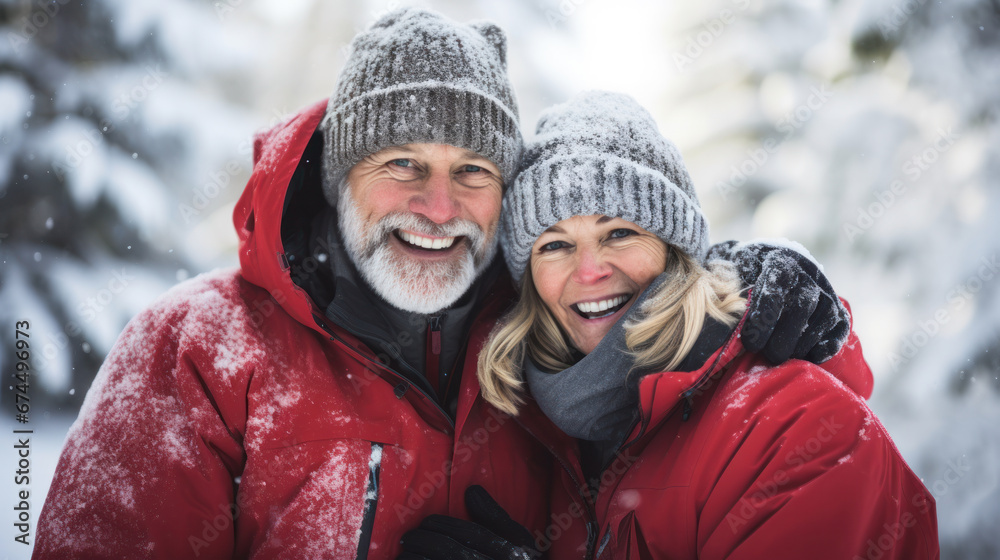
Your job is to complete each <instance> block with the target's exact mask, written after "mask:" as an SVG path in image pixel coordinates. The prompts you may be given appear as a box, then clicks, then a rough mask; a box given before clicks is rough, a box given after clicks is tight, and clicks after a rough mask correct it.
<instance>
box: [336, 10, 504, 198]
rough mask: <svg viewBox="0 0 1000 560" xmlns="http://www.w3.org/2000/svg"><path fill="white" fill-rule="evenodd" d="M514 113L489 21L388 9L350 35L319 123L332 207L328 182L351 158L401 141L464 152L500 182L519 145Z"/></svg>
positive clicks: (499, 35)
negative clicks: (488, 165)
mask: <svg viewBox="0 0 1000 560" xmlns="http://www.w3.org/2000/svg"><path fill="white" fill-rule="evenodd" d="M518 118H519V117H518V110H517V101H516V100H515V99H514V92H513V89H512V88H511V86H510V81H509V80H508V78H507V39H506V36H505V35H504V33H503V31H502V30H501V29H500V28H499V27H497V26H496V25H495V24H492V23H488V22H474V23H468V24H460V23H457V22H454V21H452V20H450V19H448V18H446V17H444V16H442V15H440V14H437V13H435V12H431V11H427V10H422V9H414V8H404V9H401V10H396V11H394V12H391V13H389V14H387V15H385V16H383V17H382V18H380V19H379V20H378V21H376V22H375V23H374V24H373V25H372V27H371V28H370V29H368V30H367V31H364V32H362V33H360V34H358V35H357V36H356V37H355V38H354V41H353V42H352V43H351V54H350V57H349V58H348V60H347V63H346V65H345V66H344V69H343V71H341V74H340V78H339V79H338V81H337V89H336V91H335V92H334V94H333V96H332V97H331V98H330V102H329V104H328V105H327V109H326V117H325V119H324V122H323V125H322V126H323V127H324V128H323V132H324V140H325V146H324V152H325V154H324V157H325V161H324V169H325V171H324V175H325V176H324V180H323V191H324V194H325V195H326V198H327V201H329V202H330V204H332V205H336V202H337V192H336V189H337V187H338V185H339V184H340V180H341V179H342V178H343V177H344V176H345V175H346V173H347V172H348V171H349V170H350V168H351V167H353V166H354V164H356V163H358V162H359V161H361V160H362V159H363V158H364V157H366V156H368V155H371V154H373V153H375V152H377V151H379V150H382V149H384V148H388V147H390V146H401V145H403V144H409V143H430V144H450V145H452V146H457V147H459V148H465V149H467V150H471V151H473V152H476V153H477V154H479V155H481V156H483V157H486V158H487V159H489V160H490V161H492V162H493V163H495V164H496V165H497V166H498V167H499V168H500V172H501V173H502V175H503V179H504V181H505V182H506V181H510V180H511V178H512V177H513V174H514V173H515V172H516V170H517V162H518V158H519V157H520V154H521V149H522V143H523V141H522V138H521V131H520V128H519V123H518Z"/></svg>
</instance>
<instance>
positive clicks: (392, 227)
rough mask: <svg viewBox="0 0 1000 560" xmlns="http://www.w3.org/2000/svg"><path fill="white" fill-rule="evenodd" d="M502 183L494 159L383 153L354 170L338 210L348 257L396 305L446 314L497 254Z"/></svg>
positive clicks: (428, 149) (454, 151) (436, 149)
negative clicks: (444, 310)
mask: <svg viewBox="0 0 1000 560" xmlns="http://www.w3.org/2000/svg"><path fill="white" fill-rule="evenodd" d="M502 197H503V182H502V178H501V177H500V170H499V168H498V167H497V166H496V165H495V164H494V163H493V162H491V161H490V160H488V159H486V158H484V157H482V156H480V155H479V154H476V153H475V152H471V151H469V150H465V149H462V148H456V147H454V146H449V145H446V144H407V145H404V146H394V147H390V148H386V149H384V150H380V151H378V152H376V153H374V154H372V155H370V156H368V157H366V158H365V159H363V160H362V161H360V162H358V163H357V164H356V165H354V167H352V168H351V170H350V172H349V173H348V175H347V179H346V184H344V185H341V190H340V197H339V201H338V205H337V211H338V214H339V222H340V231H341V234H342V236H343V239H344V243H345V245H346V248H347V252H348V254H349V255H350V257H351V259H352V260H353V262H354V264H355V266H357V268H358V270H359V271H360V272H361V275H362V276H363V277H364V279H365V280H366V281H367V282H368V284H369V285H370V286H371V287H372V288H373V289H374V290H375V292H376V293H378V294H379V295H380V296H381V297H382V298H383V299H385V300H386V301H388V302H389V303H390V304H392V305H393V306H395V307H398V308H400V309H403V310H406V311H412V312H417V313H434V312H437V311H440V310H442V309H444V308H446V307H448V306H449V305H451V304H452V303H454V302H455V301H457V300H458V299H459V298H460V297H461V296H462V294H464V293H465V292H466V291H467V290H468V289H469V287H470V286H471V285H472V282H473V281H474V280H475V279H476V277H477V276H479V274H480V273H481V272H482V271H483V270H484V269H485V268H486V267H487V266H488V265H489V263H490V261H491V260H492V259H493V256H494V255H495V253H496V246H497V240H496V230H497V224H498V222H499V219H500V204H501V200H502Z"/></svg>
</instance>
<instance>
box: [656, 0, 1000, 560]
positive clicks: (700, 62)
mask: <svg viewBox="0 0 1000 560" xmlns="http://www.w3.org/2000/svg"><path fill="white" fill-rule="evenodd" d="M674 15H675V16H676V18H670V19H668V21H667V22H666V28H667V29H666V31H667V33H668V36H670V37H673V38H674V39H675V40H674V44H673V47H674V55H675V56H674V62H675V64H674V65H673V68H671V70H672V72H673V80H674V81H675V84H674V85H673V86H672V91H671V92H670V98H669V99H668V100H666V102H665V103H664V106H665V107H667V108H666V109H665V112H666V114H667V115H668V119H669V120H675V121H678V122H680V121H683V120H684V119H685V118H686V115H689V114H694V115H701V116H704V119H705V120H704V121H703V122H702V121H699V122H697V127H698V128H700V131H699V133H698V134H695V135H692V136H691V138H690V140H689V141H688V142H687V144H686V145H682V149H685V156H686V157H687V158H688V161H689V162H690V163H689V165H690V166H691V167H692V172H693V174H694V175H695V179H696V182H697V183H698V184H699V185H700V189H701V192H700V194H701V196H702V199H703V201H704V204H705V206H706V207H708V208H709V211H710V213H711V214H710V215H711V217H712V225H713V236H714V237H715V238H717V239H719V238H727V237H737V238H743V237H746V235H747V232H748V231H753V232H754V234H755V235H762V236H766V237H770V236H780V237H788V238H791V239H795V240H797V241H801V242H802V243H804V244H805V245H806V246H807V247H808V248H809V249H810V250H811V251H812V252H813V253H814V254H815V255H816V256H817V258H818V259H819V260H820V262H822V263H823V264H825V265H826V271H827V273H828V274H829V275H830V277H831V278H832V280H833V283H834V285H835V286H836V287H837V288H838V290H839V291H840V293H841V294H842V295H844V296H846V297H847V298H848V299H849V300H850V301H851V302H852V304H853V308H854V312H855V313H854V315H855V326H856V329H857V330H858V332H859V333H860V335H861V340H862V344H863V345H864V346H865V350H866V352H865V353H866V356H867V358H868V361H869V363H870V364H871V365H872V368H873V370H874V372H875V376H876V389H875V395H874V396H873V399H872V401H871V405H872V407H873V409H874V410H875V411H876V412H877V413H878V415H879V417H880V418H881V419H882V420H883V422H884V423H885V424H886V426H887V428H888V430H889V433H890V434H891V435H892V437H893V438H894V439H895V441H896V442H897V444H898V445H899V448H900V450H901V452H902V454H903V456H904V457H905V458H906V459H907V461H908V462H909V463H910V465H911V466H912V467H913V468H914V470H915V471H916V472H917V473H918V474H919V475H920V476H922V477H923V479H924V482H925V484H926V485H927V487H928V488H929V489H930V490H931V492H932V493H933V494H934V496H935V498H936V500H937V503H938V513H939V522H940V536H941V543H942V557H943V558H995V557H996V556H997V555H998V554H1000V538H998V537H997V534H996V532H995V528H994V527H993V525H995V520H996V519H997V518H998V517H1000V506H998V505H997V504H1000V499H998V498H1000V487H998V484H997V476H998V475H997V473H1000V443H998V442H1000V429H998V428H997V426H1000V390H998V389H1000V371H998V370H1000V359H998V354H1000V347H998V341H1000V264H998V260H997V259H998V258H1000V228H998V226H997V222H996V220H994V219H993V218H994V217H995V216H996V215H997V213H998V212H1000V180H998V179H997V177H998V174H997V171H998V169H997V167H998V166H1000V163H998V162H1000V157H998V156H1000V126H998V123H997V118H998V108H1000V79H998V76H1000V67H998V66H997V65H996V63H995V61H996V60H997V59H998V57H1000V52H998V45H1000V29H998V23H1000V9H998V8H997V4H996V2H991V1H988V0H962V1H958V2H928V1H925V0H884V1H880V2H832V1H824V0H817V1H808V2H805V1H791V0H775V1H772V2H767V3H763V4H761V3H756V2H751V1H749V0H719V1H716V2H709V3H702V4H700V5H699V6H698V7H697V8H696V9H693V10H689V9H687V8H684V9H681V8H678V9H677V10H676V14H674ZM717 226H719V227H717Z"/></svg>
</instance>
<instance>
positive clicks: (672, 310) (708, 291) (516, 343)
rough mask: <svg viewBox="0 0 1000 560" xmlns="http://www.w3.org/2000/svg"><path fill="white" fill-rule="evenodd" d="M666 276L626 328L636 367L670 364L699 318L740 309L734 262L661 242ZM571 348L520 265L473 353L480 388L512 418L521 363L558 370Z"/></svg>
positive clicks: (726, 319)
mask: <svg viewBox="0 0 1000 560" xmlns="http://www.w3.org/2000/svg"><path fill="white" fill-rule="evenodd" d="M664 272H665V273H666V274H667V280H666V281H665V283H664V284H662V285H661V286H660V287H659V288H658V290H657V292H656V293H655V294H652V295H651V296H650V297H648V298H647V299H646V301H645V302H643V305H642V308H641V309H640V310H639V311H640V316H639V318H638V319H637V320H634V321H631V322H629V323H628V324H626V325H625V333H626V334H625V344H626V346H628V348H629V350H630V351H631V352H632V355H633V358H634V362H635V367H637V368H641V369H644V370H647V371H649V370H660V371H666V370H670V369H673V368H674V367H676V366H677V365H678V364H680V363H681V361H682V360H683V359H684V358H685V357H686V356H687V354H688V352H690V351H691V348H692V347H693V346H694V343H695V341H696V340H697V339H698V335H699V334H700V333H701V328H702V325H703V324H704V321H705V315H708V316H710V317H712V318H713V319H715V320H717V321H719V322H721V323H723V324H725V325H728V326H733V325H735V324H736V322H737V321H738V318H739V316H740V315H741V314H742V313H743V309H744V307H745V305H746V300H745V299H744V298H743V297H741V296H740V281H739V278H738V276H737V275H736V271H735V269H734V268H733V266H732V265H731V264H729V263H727V262H723V261H715V262H713V263H711V264H710V265H709V267H708V269H706V268H704V267H702V266H701V265H700V264H698V263H697V262H696V261H695V260H694V259H692V258H691V257H690V256H688V255H687V254H686V253H684V252H682V251H680V250H678V249H677V248H675V247H673V246H670V245H668V246H667V265H666V269H665V271H664ZM573 353H574V350H573V348H572V347H571V346H570V343H569V341H568V338H567V337H566V335H565V334H564V333H563V331H562V328H561V327H560V326H559V323H558V322H557V321H556V318H555V317H554V316H553V315H552V312H551V311H549V308H548V307H547V306H546V305H545V303H544V302H542V299H541V297H540V296H539V295H538V291H537V290H535V284H534V281H533V280H532V277H531V266H530V264H529V266H527V267H526V269H525V271H524V276H523V278H522V279H521V299H520V300H519V301H518V302H517V303H516V304H515V305H514V307H513V308H512V309H511V310H510V312H509V313H508V314H507V316H506V317H505V318H504V319H503V320H502V321H501V322H500V323H499V324H498V325H497V326H496V327H495V328H494V329H493V332H492V333H490V337H489V339H488V340H487V341H486V344H485V346H483V349H482V351H481V352H480V353H479V367H478V372H477V373H478V376H479V385H480V388H481V391H482V393H483V397H484V398H485V399H486V400H487V401H488V402H489V403H490V404H492V405H493V406H495V407H497V408H498V409H500V410H502V411H504V412H507V413H509V414H514V415H516V414H517V412H518V410H517V409H518V407H519V406H520V405H521V404H523V403H524V380H523V375H522V371H523V365H524V360H525V358H526V357H527V358H531V359H532V360H534V361H535V363H536V364H538V365H539V366H540V367H541V368H542V369H544V370H547V371H562V370H564V369H566V368H567V367H569V366H570V365H572V364H573Z"/></svg>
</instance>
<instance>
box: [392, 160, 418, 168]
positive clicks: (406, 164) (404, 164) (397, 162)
mask: <svg viewBox="0 0 1000 560" xmlns="http://www.w3.org/2000/svg"><path fill="white" fill-rule="evenodd" d="M392 164H393V165H398V166H399V167H410V166H411V165H412V164H413V162H411V161H410V160H408V159H394V160H392Z"/></svg>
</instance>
